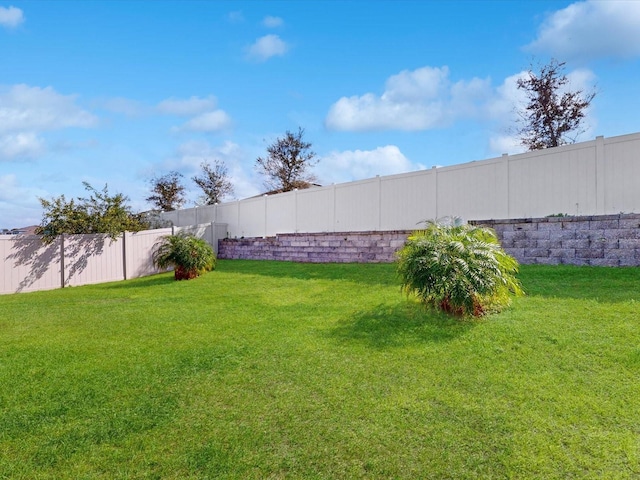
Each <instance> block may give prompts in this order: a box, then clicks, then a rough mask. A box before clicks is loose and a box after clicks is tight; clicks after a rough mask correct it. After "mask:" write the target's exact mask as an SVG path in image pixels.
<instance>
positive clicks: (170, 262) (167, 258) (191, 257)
mask: <svg viewBox="0 0 640 480" xmlns="http://www.w3.org/2000/svg"><path fill="white" fill-rule="evenodd" d="M152 259H153V264H154V265H155V266H157V267H158V268H163V269H164V268H168V267H173V268H174V276H175V279H176V280H189V279H192V278H195V277H197V276H199V275H201V274H202V273H204V272H208V271H211V270H213V269H214V268H215V266H216V256H215V253H214V252H213V249H212V248H211V245H209V244H208V243H207V242H205V241H204V240H202V239H201V238H198V237H195V236H194V235H191V234H185V233H178V234H176V235H167V236H165V237H162V239H161V240H160V241H159V242H158V243H156V245H155V246H154V250H153V255H152Z"/></svg>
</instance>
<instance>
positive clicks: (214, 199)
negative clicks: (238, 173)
mask: <svg viewBox="0 0 640 480" xmlns="http://www.w3.org/2000/svg"><path fill="white" fill-rule="evenodd" d="M200 169H201V170H202V173H201V174H200V175H196V176H194V177H191V179H192V180H193V181H194V182H195V183H196V185H198V186H199V187H200V188H201V189H202V192H203V196H202V197H201V200H202V203H204V204H205V205H213V204H214V203H219V202H220V201H222V200H223V199H224V198H225V197H228V196H231V195H233V184H232V183H231V181H230V180H229V173H228V170H227V166H226V165H225V164H224V162H223V161H222V160H214V162H213V165H211V164H210V163H208V162H202V163H201V164H200Z"/></svg>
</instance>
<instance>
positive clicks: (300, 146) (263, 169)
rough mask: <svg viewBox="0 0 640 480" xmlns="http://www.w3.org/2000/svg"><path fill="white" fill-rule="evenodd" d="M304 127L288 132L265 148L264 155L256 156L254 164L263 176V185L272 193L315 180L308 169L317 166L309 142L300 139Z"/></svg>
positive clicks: (305, 186)
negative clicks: (265, 153)
mask: <svg viewBox="0 0 640 480" xmlns="http://www.w3.org/2000/svg"><path fill="white" fill-rule="evenodd" d="M303 137H304V129H302V128H298V132H297V133H292V132H290V131H287V132H286V133H285V135H284V137H280V138H278V139H277V140H276V141H275V142H274V143H273V144H271V145H270V146H269V147H267V156H266V157H258V158H257V159H256V167H257V169H258V171H259V172H260V173H262V174H263V175H264V176H265V177H266V180H265V186H266V187H267V188H268V189H269V190H271V191H275V192H288V191H291V190H293V189H295V188H299V189H301V188H308V187H310V186H311V184H312V183H313V182H314V181H315V176H314V175H313V174H311V173H310V172H309V169H310V168H311V167H313V166H314V165H316V163H317V160H316V159H315V157H316V154H315V153H314V152H313V151H311V143H309V142H305V141H304V140H303Z"/></svg>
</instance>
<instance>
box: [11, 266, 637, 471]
mask: <svg viewBox="0 0 640 480" xmlns="http://www.w3.org/2000/svg"><path fill="white" fill-rule="evenodd" d="M520 278H521V280H522V282H523V285H524V288H525V290H526V291H527V293H528V295H527V296H526V297H522V298H518V299H516V300H515V301H514V304H513V306H512V308H511V309H509V310H507V311H506V312H504V313H502V314H500V315H496V316H492V317H488V318H485V319H482V320H475V321H460V320H455V319H450V318H447V317H444V316H443V315H441V314H437V313H434V312H429V311H425V310H424V309H423V307H421V306H420V305H419V304H417V303H415V302H414V301H411V300H408V299H407V298H406V297H404V296H403V295H402V294H401V293H400V287H399V286H398V283H397V281H396V279H395V276H394V267H393V265H309V264H292V263H278V262H255V261H220V262H219V266H218V269H217V270H216V271H215V272H212V273H209V274H207V275H205V276H204V277H201V278H199V279H196V280H192V281H188V282H174V281H173V280H172V277H171V274H164V275H159V276H154V277H147V278H143V279H138V280H133V281H126V282H119V283H112V284H104V285H96V286H86V287H76V288H68V289H64V290H56V291H49V292H38V293H26V294H18V295H6V296H0V478H10V479H22V478H24V479H45V478H51V479H66V478H68V479H92V478H101V479H131V478H134V479H135V478H150V479H151V478H162V479H186V478H202V479H204V478H216V479H218V478H222V479H224V478H234V479H235V478H237V479H267V478H268V479H279V478H304V479H316V478H317V479H320V478H323V479H324V478H326V479H352V478H384V479H387V478H407V479H418V478H453V479H465V478H469V479H477V478H516V479H522V478H545V479H550V478H558V479H567V478H602V479H618V478H639V477H640V269H637V268H626V269H607V268H591V267H566V266H564V267H545V266H525V267H522V273H521V275H520Z"/></svg>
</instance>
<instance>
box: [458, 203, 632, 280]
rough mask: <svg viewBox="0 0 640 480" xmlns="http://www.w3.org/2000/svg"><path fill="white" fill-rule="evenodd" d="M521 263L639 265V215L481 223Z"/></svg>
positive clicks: (488, 221) (483, 221) (487, 221)
mask: <svg viewBox="0 0 640 480" xmlns="http://www.w3.org/2000/svg"><path fill="white" fill-rule="evenodd" d="M470 223H474V224H476V225H485V226H488V227H491V228H493V229H494V230H495V231H496V233H497V235H498V238H499V239H500V242H501V244H502V246H503V248H504V249H505V251H506V252H507V253H509V254H510V255H512V256H513V257H515V258H516V259H517V260H518V261H519V262H520V263H521V264H536V263H538V264H547V265H558V264H571V265H594V266H607V267H623V266H640V214H618V215H597V216H582V217H545V218H522V219H512V220H480V221H473V222H470Z"/></svg>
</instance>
